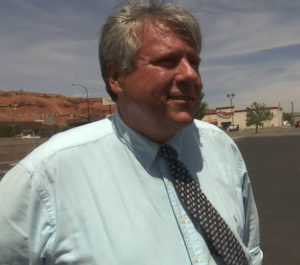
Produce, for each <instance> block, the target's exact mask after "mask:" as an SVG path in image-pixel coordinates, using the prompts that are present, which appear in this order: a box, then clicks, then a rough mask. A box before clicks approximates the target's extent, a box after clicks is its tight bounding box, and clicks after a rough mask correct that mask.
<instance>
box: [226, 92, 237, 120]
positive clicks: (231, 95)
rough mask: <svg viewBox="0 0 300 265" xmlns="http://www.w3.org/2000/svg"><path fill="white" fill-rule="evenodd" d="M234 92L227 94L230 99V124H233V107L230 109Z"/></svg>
mask: <svg viewBox="0 0 300 265" xmlns="http://www.w3.org/2000/svg"><path fill="white" fill-rule="evenodd" d="M234 96H235V95H234V93H231V94H227V97H228V98H229V100H230V110H231V120H232V124H234V119H233V109H232V99H233V97H234Z"/></svg>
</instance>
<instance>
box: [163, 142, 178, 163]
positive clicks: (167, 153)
mask: <svg viewBox="0 0 300 265" xmlns="http://www.w3.org/2000/svg"><path fill="white" fill-rule="evenodd" d="M159 155H161V156H162V157H163V158H165V159H167V160H176V159H177V151H176V150H175V149H174V148H173V147H172V146H170V145H167V144H164V145H162V146H160V148H159Z"/></svg>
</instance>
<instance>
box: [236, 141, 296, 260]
mask: <svg viewBox="0 0 300 265" xmlns="http://www.w3.org/2000/svg"><path fill="white" fill-rule="evenodd" d="M236 143H237V144H238V146H239V148H240V150H241V152H242V154H243V157H244V159H245V161H246V164H247V167H248V172H249V175H250V179H251V182H252V186H253V190H254V195H255V199H256V204H257V207H258V211H259V216H260V227H261V243H262V244H261V246H262V249H263V252H264V263H263V264H264V265H299V264H300V136H273V137H253V138H240V139H237V140H236Z"/></svg>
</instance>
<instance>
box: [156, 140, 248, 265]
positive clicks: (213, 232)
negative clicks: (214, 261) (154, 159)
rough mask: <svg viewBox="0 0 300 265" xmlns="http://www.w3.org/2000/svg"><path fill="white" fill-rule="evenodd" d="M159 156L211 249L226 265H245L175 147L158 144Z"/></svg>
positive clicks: (241, 253)
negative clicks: (164, 161) (159, 145)
mask: <svg viewBox="0 0 300 265" xmlns="http://www.w3.org/2000/svg"><path fill="white" fill-rule="evenodd" d="M159 155H160V156H162V157H163V158H164V159H165V160H166V162H167V164H168V167H169V169H170V173H171V176H172V177H173V184H174V187H175V190H176V192H177V194H178V196H179V198H180V199H181V201H182V202H183V203H184V204H185V206H186V208H187V210H188V212H189V214H190V216H191V218H192V219H193V221H194V222H196V223H199V224H200V226H201V229H202V231H203V234H204V235H205V238H206V242H207V244H208V246H209V248H210V249H211V251H212V252H214V253H216V254H217V255H219V256H220V257H221V258H222V259H223V261H224V262H225V263H226V264H227V265H248V264H249V263H248V260H247V258H246V255H245V252H244V250H243V248H242V247H241V245H240V244H239V242H238V240H237V239H236V237H235V236H234V234H233V233H232V231H231V230H230V228H229V226H228V225H227V224H226V223H225V221H224V220H223V218H222V217H221V216H220V214H219V213H218V211H217V210H216V209H215V208H214V207H213V205H212V204H211V203H210V201H209V200H208V199H207V198H206V196H205V194H204V193H203V192H202V191H201V189H200V187H199V185H198V184H197V183H196V182H195V180H194V179H193V178H192V176H191V174H190V173H189V171H188V170H187V168H186V167H185V166H184V164H183V163H182V162H181V161H179V160H177V152H176V150H175V149H174V148H173V147H171V146H169V145H162V146H161V147H160V150H159Z"/></svg>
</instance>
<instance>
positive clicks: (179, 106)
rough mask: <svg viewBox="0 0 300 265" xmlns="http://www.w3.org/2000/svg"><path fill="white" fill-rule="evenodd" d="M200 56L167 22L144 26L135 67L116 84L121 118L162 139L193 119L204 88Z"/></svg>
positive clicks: (159, 140) (158, 139)
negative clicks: (200, 71)
mask: <svg viewBox="0 0 300 265" xmlns="http://www.w3.org/2000/svg"><path fill="white" fill-rule="evenodd" d="M199 63H200V58H199V56H198V54H197V52H196V51H195V50H194V49H193V48H192V47H191V46H190V45H189V44H188V43H186V42H185V41H183V40H181V39H179V38H178V37H177V36H176V34H175V33H174V32H173V31H172V30H171V29H170V28H169V27H167V26H166V25H164V24H161V23H157V24H146V25H145V26H144V29H143V33H142V35H141V47H140V49H139V50H138V53H137V57H136V69H135V70H134V71H133V72H132V73H130V74H127V75H122V76H121V77H120V79H119V82H118V85H117V88H116V89H114V86H113V85H112V89H113V90H115V91H114V92H115V93H117V95H118V102H117V103H118V107H119V110H120V114H121V116H122V118H123V119H124V121H125V122H126V123H127V124H128V125H129V126H130V127H132V128H133V129H135V130H137V131H138V132H140V133H141V134H143V135H144V136H146V137H148V138H150V139H152V140H153V141H156V142H164V141H166V140H167V139H168V138H169V137H171V136H172V135H173V134H175V133H176V132H177V131H178V130H180V129H182V128H183V127H184V126H186V125H187V124H189V123H191V122H192V121H193V116H194V113H195V110H196V107H197V105H198V104H199V94H200V92H201V88H202V82H201V77H200V74H199V71H198V67H199Z"/></svg>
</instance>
